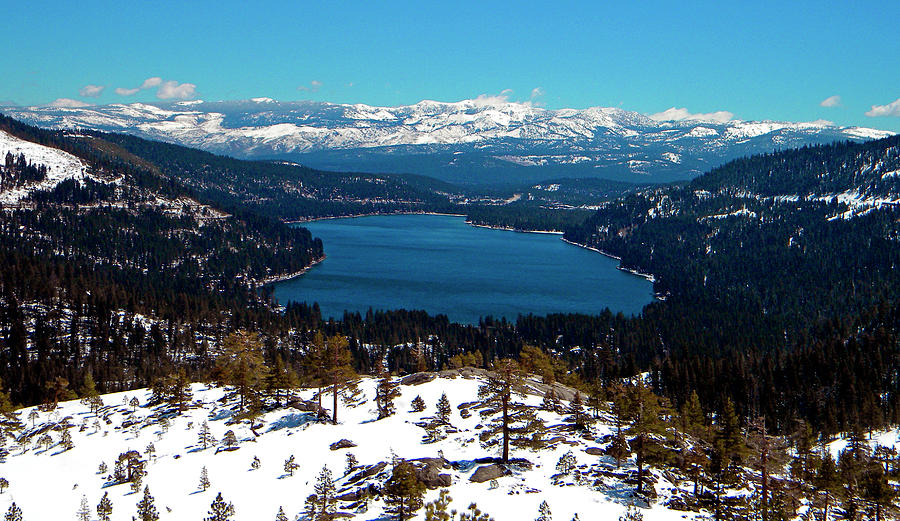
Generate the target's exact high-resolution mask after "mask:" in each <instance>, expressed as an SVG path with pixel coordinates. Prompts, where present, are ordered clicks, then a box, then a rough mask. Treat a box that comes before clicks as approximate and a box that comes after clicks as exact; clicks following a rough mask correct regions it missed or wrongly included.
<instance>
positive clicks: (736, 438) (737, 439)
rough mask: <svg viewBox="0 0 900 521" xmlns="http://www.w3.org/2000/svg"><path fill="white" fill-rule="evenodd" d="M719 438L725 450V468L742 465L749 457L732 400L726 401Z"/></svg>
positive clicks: (720, 421) (720, 419) (720, 420)
mask: <svg viewBox="0 0 900 521" xmlns="http://www.w3.org/2000/svg"><path fill="white" fill-rule="evenodd" d="M719 438H720V439H721V440H722V444H723V448H724V449H725V456H726V461H725V466H726V467H731V466H737V465H740V464H742V463H743V461H744V459H745V458H746V456H747V445H746V444H745V443H744V436H743V434H742V433H741V425H740V421H739V419H738V416H737V413H736V412H735V410H734V402H732V401H731V398H726V399H725V406H724V408H723V409H722V414H721V415H720V418H719Z"/></svg>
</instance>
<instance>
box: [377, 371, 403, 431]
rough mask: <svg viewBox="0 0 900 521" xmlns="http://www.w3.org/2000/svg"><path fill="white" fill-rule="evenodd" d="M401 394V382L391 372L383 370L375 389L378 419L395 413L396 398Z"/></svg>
mask: <svg viewBox="0 0 900 521" xmlns="http://www.w3.org/2000/svg"><path fill="white" fill-rule="evenodd" d="M398 396H400V384H399V383H397V382H396V381H394V379H393V378H391V374H390V373H389V372H387V371H386V370H385V371H382V372H381V374H380V379H379V380H378V387H377V388H376V390H375V405H376V406H377V407H378V419H379V420H381V419H383V418H387V417H388V416H391V415H393V414H394V412H395V409H394V400H395V399H396V398H397V397H398Z"/></svg>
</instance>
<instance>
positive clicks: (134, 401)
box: [128, 396, 141, 412]
mask: <svg viewBox="0 0 900 521" xmlns="http://www.w3.org/2000/svg"><path fill="white" fill-rule="evenodd" d="M128 405H130V406H131V412H136V411H137V408H138V406H140V405H141V402H139V401H138V399H137V396H135V397H134V398H132V399H131V401H130V402H128Z"/></svg>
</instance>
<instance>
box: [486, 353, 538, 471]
mask: <svg viewBox="0 0 900 521" xmlns="http://www.w3.org/2000/svg"><path fill="white" fill-rule="evenodd" d="M524 389H525V380H524V376H523V374H522V372H521V370H520V369H519V366H518V364H516V362H515V360H512V359H509V358H505V359H503V360H500V361H499V362H498V363H497V364H496V367H495V372H494V373H493V374H490V375H489V376H488V377H487V379H486V380H485V381H484V383H482V384H481V386H480V387H479V388H478V398H479V399H480V400H481V401H482V403H484V404H485V405H487V406H492V407H495V408H499V409H500V413H501V417H500V420H499V422H498V423H496V424H495V425H494V426H492V428H490V429H489V430H488V431H486V432H485V433H483V434H482V436H483V438H484V439H487V438H490V437H492V436H494V435H496V434H498V433H499V434H500V435H501V436H502V442H503V451H502V458H503V462H504V463H509V444H510V440H511V439H513V438H515V437H516V436H517V435H520V434H523V433H524V431H525V430H527V425H528V424H529V423H530V422H531V420H532V419H533V417H534V416H533V414H532V411H531V410H530V409H529V408H527V407H526V406H525V405H524V404H522V403H520V402H517V401H516V400H515V399H516V398H521V397H524ZM517 422H518V423H520V424H521V423H523V422H524V423H525V425H526V427H521V426H517V425H516V423H517Z"/></svg>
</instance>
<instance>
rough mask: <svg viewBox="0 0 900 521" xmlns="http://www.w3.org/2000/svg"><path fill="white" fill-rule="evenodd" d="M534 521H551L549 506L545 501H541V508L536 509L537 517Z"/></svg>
mask: <svg viewBox="0 0 900 521" xmlns="http://www.w3.org/2000/svg"><path fill="white" fill-rule="evenodd" d="M534 521H553V514H552V513H551V512H550V505H548V504H547V502H546V501H541V506H539V507H538V516H537V518H536V519H535V520H534Z"/></svg>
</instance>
